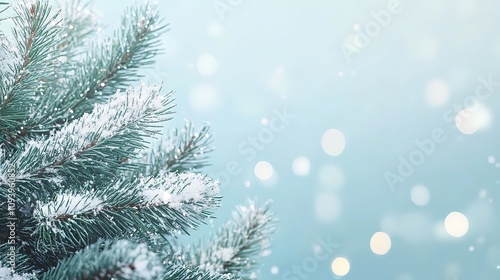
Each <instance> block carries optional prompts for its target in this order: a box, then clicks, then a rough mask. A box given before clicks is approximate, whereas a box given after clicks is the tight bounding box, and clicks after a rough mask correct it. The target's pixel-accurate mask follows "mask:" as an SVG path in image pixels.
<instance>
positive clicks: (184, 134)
mask: <svg viewBox="0 0 500 280" xmlns="http://www.w3.org/2000/svg"><path fill="white" fill-rule="evenodd" d="M211 144H212V134H210V133H209V126H208V124H205V126H204V127H203V128H202V129H201V130H200V131H199V132H195V131H194V127H193V124H192V123H191V122H189V121H186V122H185V125H184V127H183V128H182V129H174V130H173V131H171V132H170V133H169V134H168V135H167V136H165V137H164V138H163V139H162V140H161V142H160V143H159V144H158V145H157V146H156V147H154V148H153V149H151V151H150V152H149V153H148V154H147V155H146V156H145V159H143V162H145V163H146V165H145V168H144V169H143V170H142V173H143V174H146V175H147V176H156V174H158V173H159V172H160V171H171V172H175V171H181V172H183V171H190V172H194V171H196V170H199V169H201V168H203V167H205V166H208V165H209V163H208V161H207V159H208V157H207V154H208V153H210V152H212V151H213V150H214V148H213V147H211V146H210V145H211Z"/></svg>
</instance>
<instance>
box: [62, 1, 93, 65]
mask: <svg viewBox="0 0 500 280" xmlns="http://www.w3.org/2000/svg"><path fill="white" fill-rule="evenodd" d="M82 2H83V3H82ZM90 4H91V2H90V1H82V0H58V1H57V6H58V8H59V9H60V10H61V19H62V21H63V26H64V33H63V35H62V36H61V40H60V42H59V44H58V46H57V49H58V51H59V52H62V53H64V54H65V57H64V59H63V61H62V62H66V61H68V60H71V59H73V58H74V57H75V56H76V57H78V55H79V54H80V53H79V52H78V50H79V49H80V48H81V47H82V45H85V44H88V43H89V42H86V40H87V39H89V40H90V39H91V36H92V35H95V30H96V29H97V26H98V25H97V24H96V16H95V13H94V12H92V11H91V9H90V7H89V6H90ZM68 55H70V57H68ZM65 64H66V65H68V66H71V64H69V63H65ZM66 68H69V69H71V68H72V67H66ZM61 72H62V71H61ZM60 74H64V73H60Z"/></svg>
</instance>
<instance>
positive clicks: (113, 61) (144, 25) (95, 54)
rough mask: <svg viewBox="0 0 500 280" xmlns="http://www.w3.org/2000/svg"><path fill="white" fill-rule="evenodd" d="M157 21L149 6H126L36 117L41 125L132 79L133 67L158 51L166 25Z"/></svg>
mask: <svg viewBox="0 0 500 280" xmlns="http://www.w3.org/2000/svg"><path fill="white" fill-rule="evenodd" d="M161 21H162V20H161V18H160V16H159V14H158V12H157V9H154V7H152V6H149V5H146V6H143V7H135V8H130V9H128V10H127V11H126V13H125V15H124V16H123V17H122V28H121V29H119V30H118V31H116V32H115V36H114V38H113V39H112V40H109V41H107V42H105V43H103V44H101V45H99V46H94V47H93V48H92V51H91V52H90V53H89V54H88V55H87V57H86V58H85V59H84V61H83V62H82V64H81V65H79V66H80V67H79V68H77V69H75V73H74V75H73V77H72V78H71V79H68V81H66V82H65V84H64V89H65V90H69V91H67V92H64V93H63V94H59V96H58V98H56V99H53V100H52V101H53V102H52V104H50V106H49V107H48V108H47V109H45V110H41V112H40V114H39V115H38V118H37V119H38V120H39V121H41V122H43V121H46V122H44V123H42V124H43V126H44V127H51V126H55V127H57V125H60V124H62V123H65V122H67V121H69V120H72V119H76V118H79V117H80V116H82V115H83V114H84V113H86V112H89V111H91V110H92V108H93V107H94V106H95V104H96V103H101V102H103V101H105V100H106V99H107V98H108V97H109V96H110V95H112V94H114V92H115V90H116V89H117V88H120V87H123V86H125V85H127V84H129V83H130V82H132V81H135V80H136V79H137V77H139V76H138V75H137V71H138V70H139V69H140V68H141V67H142V66H147V65H150V64H152V63H153V58H154V56H155V55H156V54H157V53H158V52H159V38H158V34H159V33H161V32H162V31H163V30H164V29H165V28H166V25H162V24H161ZM47 116H48V119H47V120H44V118H46V117H47ZM47 121H48V122H47Z"/></svg>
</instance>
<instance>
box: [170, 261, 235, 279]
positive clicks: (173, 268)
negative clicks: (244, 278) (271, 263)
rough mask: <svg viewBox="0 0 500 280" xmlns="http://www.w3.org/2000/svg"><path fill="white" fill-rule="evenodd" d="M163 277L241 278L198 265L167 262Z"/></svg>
mask: <svg viewBox="0 0 500 280" xmlns="http://www.w3.org/2000/svg"><path fill="white" fill-rule="evenodd" d="M162 279H165V280H169V279H175V280H241V278H239V277H237V276H235V275H221V274H217V273H211V272H208V271H205V270H202V269H199V268H196V267H188V266H186V265H176V264H174V263H173V262H170V263H166V269H165V274H164V275H163V277H162Z"/></svg>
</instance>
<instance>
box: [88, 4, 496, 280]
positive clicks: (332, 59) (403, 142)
mask: <svg viewBox="0 0 500 280" xmlns="http://www.w3.org/2000/svg"><path fill="white" fill-rule="evenodd" d="M134 2H135V1H128V0H127V1H123V0H121V1H118V0H113V1H95V5H94V7H95V9H96V10H97V11H98V14H100V19H99V20H100V21H101V22H102V24H103V29H102V35H103V36H111V35H112V34H113V30H114V29H116V28H118V27H119V22H120V15H121V12H122V11H123V10H124V8H125V6H126V5H129V4H132V3H134ZM158 8H159V9H160V12H161V14H162V15H163V16H164V17H165V18H166V21H167V22H168V23H170V31H169V32H167V33H165V34H164V35H162V36H161V40H162V42H163V46H164V52H163V54H161V55H160V56H158V58H157V61H156V65H155V66H154V67H153V68H151V69H148V70H145V71H144V72H143V74H144V75H145V79H146V81H149V82H155V83H159V82H163V88H164V90H165V91H168V90H174V91H175V92H176V94H175V96H176V103H177V113H176V115H175V119H174V120H173V121H172V122H170V123H169V124H168V125H169V127H170V128H172V127H178V126H181V125H182V123H183V120H184V119H186V118H187V119H189V120H192V121H194V122H195V124H197V126H198V127H200V128H201V126H202V125H203V122H204V121H205V120H207V121H209V122H210V124H211V130H212V132H214V133H215V146H216V147H217V150H216V151H215V152H214V153H213V154H212V155H211V162H212V165H211V166H210V167H208V168H207V169H206V172H207V173H208V174H210V175H211V176H213V177H217V178H219V179H220V180H221V181H222V183H223V188H222V195H223V197H224V198H223V206H222V207H221V208H220V209H219V211H217V213H216V216H217V219H215V220H214V221H213V223H212V224H210V225H207V226H204V227H202V228H201V229H200V230H199V231H197V232H195V233H194V234H193V236H192V238H193V239H191V238H190V239H187V240H193V241H194V240H196V239H197V238H198V237H203V236H207V235H208V234H209V232H210V231H212V230H213V228H215V227H217V226H218V225H220V224H222V223H223V222H224V221H225V220H226V219H227V218H229V217H230V215H231V211H233V209H234V207H235V205H237V204H241V203H245V201H246V199H247V198H258V200H259V201H260V202H261V203H264V202H265V201H267V200H269V199H271V200H273V210H274V212H275V213H276V216H277V218H278V219H279V224H278V231H277V233H276V234H275V235H274V238H273V240H272V253H271V254H270V255H269V256H267V257H265V258H263V260H262V262H263V265H262V268H261V274H260V278H261V279H290V280H298V279H394V280H417V279H425V280H429V279H446V280H448V279H450V280H451V279H500V223H499V222H498V214H497V213H498V210H499V207H500V205H499V203H500V176H499V175H500V149H499V146H500V142H499V140H500V134H498V132H497V131H498V129H499V127H500V123H499V122H498V117H497V116H498V112H500V111H499V109H497V108H500V97H499V96H498V95H500V68H499V67H498V65H499V62H500V36H499V35H497V34H498V29H499V28H500V21H498V15H497V13H498V11H499V10H500V2H498V1H493V0H484V1H474V0H455V1H451V0H422V1H411V0H371V1H368V0H357V1H327V0H317V1H298V0H287V1H285V0H272V1H264V0H255V1H245V0H210V1H193V0H183V1H179V0H176V1H174V0H166V1H159V4H158ZM497 161H498V163H497Z"/></svg>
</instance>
